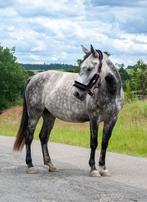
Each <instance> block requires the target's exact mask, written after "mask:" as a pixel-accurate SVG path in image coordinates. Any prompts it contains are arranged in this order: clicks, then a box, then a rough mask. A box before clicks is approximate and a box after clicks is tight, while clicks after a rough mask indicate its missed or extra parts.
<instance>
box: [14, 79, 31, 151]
mask: <svg viewBox="0 0 147 202" xmlns="http://www.w3.org/2000/svg"><path fill="white" fill-rule="evenodd" d="M28 82H29V80H28ZM28 82H27V83H28ZM27 126H28V112H27V105H26V99H25V96H24V103H23V111H22V117H21V122H20V127H19V130H18V132H17V136H16V140H15V143H14V146H13V151H21V150H22V149H23V147H24V144H25V133H26V129H27Z"/></svg>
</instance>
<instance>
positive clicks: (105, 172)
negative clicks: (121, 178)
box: [99, 169, 111, 177]
mask: <svg viewBox="0 0 147 202" xmlns="http://www.w3.org/2000/svg"><path fill="white" fill-rule="evenodd" d="M99 174H100V175H101V176H103V177H110V176H111V175H110V173H109V171H108V170H104V169H101V170H99Z"/></svg>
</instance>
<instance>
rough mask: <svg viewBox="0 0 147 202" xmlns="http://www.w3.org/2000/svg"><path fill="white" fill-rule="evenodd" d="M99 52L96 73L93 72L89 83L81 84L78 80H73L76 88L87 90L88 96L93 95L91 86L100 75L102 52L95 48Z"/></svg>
mask: <svg viewBox="0 0 147 202" xmlns="http://www.w3.org/2000/svg"><path fill="white" fill-rule="evenodd" d="M96 51H97V52H98V54H99V65H98V68H97V73H96V74H94V76H93V77H92V78H91V80H90V81H89V83H88V84H87V85H85V84H83V83H80V82H78V81H75V83H74V85H73V86H75V87H76V88H78V89H80V90H82V91H87V92H88V94H89V95H90V96H93V95H94V94H93V92H92V91H91V88H92V87H93V86H94V85H95V84H96V83H97V81H98V79H99V77H100V72H101V69H102V59H103V54H102V52H101V51H100V50H96Z"/></svg>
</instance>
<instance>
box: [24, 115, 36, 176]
mask: <svg viewBox="0 0 147 202" xmlns="http://www.w3.org/2000/svg"><path fill="white" fill-rule="evenodd" d="M38 120H39V117H36V116H30V117H29V119H28V126H27V128H26V135H25V145H26V164H27V167H28V169H27V173H30V174H32V173H35V172H36V170H35V168H34V165H33V163H32V156H31V144H32V141H33V137H34V131H35V128H36V125H37V123H38Z"/></svg>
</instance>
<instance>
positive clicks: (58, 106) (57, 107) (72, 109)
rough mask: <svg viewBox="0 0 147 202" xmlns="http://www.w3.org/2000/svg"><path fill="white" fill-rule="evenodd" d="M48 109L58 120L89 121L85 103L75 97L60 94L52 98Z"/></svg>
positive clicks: (48, 103)
mask: <svg viewBox="0 0 147 202" xmlns="http://www.w3.org/2000/svg"><path fill="white" fill-rule="evenodd" d="M46 107H47V109H48V110H49V111H50V113H52V114H53V115H54V116H55V117H57V118H58V119H61V120H63V121H69V122H85V121H89V116H88V113H87V110H86V106H85V103H83V102H81V101H78V100H77V99H76V98H75V97H74V96H72V95H71V96H69V95H68V96H65V95H64V93H62V96H60V94H59V93H57V94H55V95H54V96H52V97H50V99H48V102H47V106H46Z"/></svg>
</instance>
